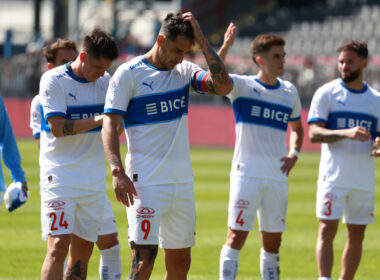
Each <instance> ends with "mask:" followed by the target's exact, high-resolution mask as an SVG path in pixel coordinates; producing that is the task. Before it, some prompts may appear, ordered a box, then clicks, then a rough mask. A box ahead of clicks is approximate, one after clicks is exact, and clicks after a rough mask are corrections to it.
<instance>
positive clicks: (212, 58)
mask: <svg viewBox="0 0 380 280" xmlns="http://www.w3.org/2000/svg"><path fill="white" fill-rule="evenodd" d="M182 16H183V18H184V20H185V21H189V22H190V23H191V25H192V26H193V29H194V38H195V40H196V41H197V42H198V44H199V47H200V49H201V50H202V52H203V55H204V56H205V58H206V62H207V65H208V67H209V73H210V75H209V76H208V78H207V80H206V88H207V91H208V92H209V93H213V94H218V95H227V94H228V93H229V92H230V91H231V90H232V81H231V79H230V77H229V75H228V72H227V70H226V67H225V65H224V63H223V61H222V60H221V59H220V57H219V56H218V55H217V53H216V52H215V51H214V50H213V48H212V47H211V46H210V43H209V42H208V41H207V39H206V38H205V36H204V35H203V32H202V30H201V28H200V26H199V24H198V21H197V20H196V19H195V18H194V16H193V14H192V13H190V12H188V13H184V14H183V15H182Z"/></svg>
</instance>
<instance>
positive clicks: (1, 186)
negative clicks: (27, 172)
mask: <svg viewBox="0 0 380 280" xmlns="http://www.w3.org/2000/svg"><path fill="white" fill-rule="evenodd" d="M0 150H1V154H2V156H3V161H4V164H5V165H6V166H7V167H8V168H9V170H10V171H11V174H10V175H11V179H12V180H13V181H14V182H21V183H22V188H23V190H24V192H25V193H26V192H27V191H28V184H27V182H26V179H25V176H24V171H23V170H22V167H21V157H20V153H19V151H18V148H17V143H16V139H15V136H14V134H13V130H12V126H11V122H10V121H9V116H8V113H7V109H6V108H5V105H4V102H3V99H2V98H1V97H0ZM6 190H7V186H6V184H5V180H4V175H3V170H2V168H1V164H0V204H1V202H2V200H3V194H4V192H5V191H6Z"/></svg>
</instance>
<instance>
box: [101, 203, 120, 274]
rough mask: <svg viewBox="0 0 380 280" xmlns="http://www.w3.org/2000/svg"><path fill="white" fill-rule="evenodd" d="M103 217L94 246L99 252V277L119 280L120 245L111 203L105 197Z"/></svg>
mask: <svg viewBox="0 0 380 280" xmlns="http://www.w3.org/2000/svg"><path fill="white" fill-rule="evenodd" d="M105 202H106V203H105V208H104V216H103V219H102V223H101V225H100V229H99V236H98V240H97V241H96V245H97V246H98V248H99V250H100V261H99V277H100V279H101V280H115V279H121V258H120V244H119V240H118V238H117V226H116V220H115V216H114V214H113V211H112V208H111V203H110V201H109V199H108V196H106V200H105Z"/></svg>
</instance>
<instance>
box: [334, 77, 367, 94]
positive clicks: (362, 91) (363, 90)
mask: <svg viewBox="0 0 380 280" xmlns="http://www.w3.org/2000/svg"><path fill="white" fill-rule="evenodd" d="M339 83H340V84H341V85H342V87H344V88H345V89H347V90H348V91H349V92H352V93H364V92H366V91H367V89H368V86H367V83H366V82H365V81H363V84H364V86H363V88H362V89H360V90H353V89H350V88H348V87H347V86H346V85H345V84H344V83H343V80H342V79H339Z"/></svg>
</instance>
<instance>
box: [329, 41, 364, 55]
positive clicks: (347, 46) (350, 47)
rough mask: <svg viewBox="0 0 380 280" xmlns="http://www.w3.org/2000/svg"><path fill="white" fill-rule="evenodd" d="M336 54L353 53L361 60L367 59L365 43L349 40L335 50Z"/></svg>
mask: <svg viewBox="0 0 380 280" xmlns="http://www.w3.org/2000/svg"><path fill="white" fill-rule="evenodd" d="M336 51H337V52H338V53H341V52H344V51H354V52H356V53H357V55H358V56H360V57H362V58H368V47H367V43H365V42H361V41H355V40H350V41H347V42H345V43H343V45H341V46H340V47H339V48H338V49H337V50H336Z"/></svg>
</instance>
